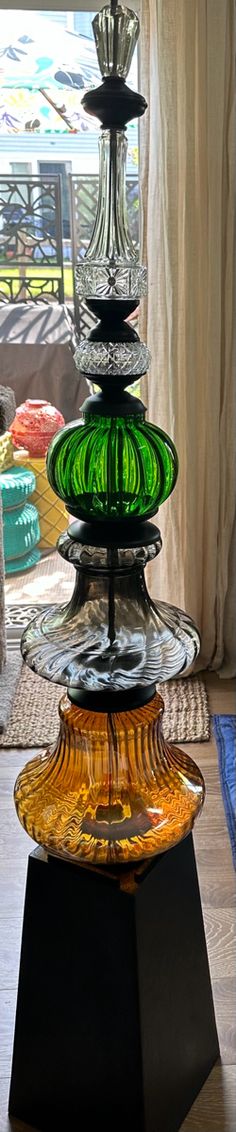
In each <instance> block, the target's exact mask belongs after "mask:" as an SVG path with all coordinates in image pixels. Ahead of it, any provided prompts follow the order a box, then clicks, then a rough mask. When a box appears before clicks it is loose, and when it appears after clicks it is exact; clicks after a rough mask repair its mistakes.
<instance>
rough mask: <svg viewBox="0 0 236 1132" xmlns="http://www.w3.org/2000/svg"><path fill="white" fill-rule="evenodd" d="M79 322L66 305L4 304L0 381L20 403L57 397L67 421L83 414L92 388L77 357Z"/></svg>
mask: <svg viewBox="0 0 236 1132" xmlns="http://www.w3.org/2000/svg"><path fill="white" fill-rule="evenodd" d="M73 338H74V326H73V322H72V318H71V316H70V312H69V310H68V308H67V307H66V305H65V304H61V305H60V304H58V303H57V304H55V305H53V304H52V303H51V304H50V303H31V302H26V303H0V383H1V384H2V385H9V386H11V388H12V389H14V393H15V398H16V403H17V405H20V404H21V403H22V401H25V400H26V399H27V398H28V397H30V398H37V399H38V398H43V399H45V400H47V401H51V403H52V404H53V405H56V408H57V409H60V412H61V413H62V414H63V416H64V418H65V421H66V422H67V421H70V420H72V419H75V418H76V417H77V415H78V416H79V414H80V409H81V405H82V404H83V401H84V400H85V398H86V397H87V396H88V393H89V392H90V389H89V384H88V382H87V381H86V378H84V377H83V376H82V375H80V374H79V373H78V370H77V369H76V366H75V364H74V360H73V352H72V349H71V347H72V346H73Z"/></svg>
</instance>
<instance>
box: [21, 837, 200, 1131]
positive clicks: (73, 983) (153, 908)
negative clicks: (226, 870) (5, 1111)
mask: <svg viewBox="0 0 236 1132" xmlns="http://www.w3.org/2000/svg"><path fill="white" fill-rule="evenodd" d="M218 1054H219V1048H218V1040H217V1032H216V1026H215V1017H214V1009H213V1002H212V992H211V984H210V977H209V969H208V960H207V951H206V943H205V935H204V927H203V920H202V912H201V903H200V895H199V888H198V880H197V873H196V866H195V858H194V850H193V843H192V836H191V835H190V836H189V837H187V838H186V840H185V841H183V842H182V843H181V844H180V845H178V846H177V847H176V848H175V849H172V850H171V851H169V852H167V853H165V854H163V855H162V856H161V857H157V858H154V860H152V861H151V863H150V862H149V863H147V862H145V863H143V864H142V865H141V866H136V867H133V869H131V868H128V867H124V868H123V869H120V870H117V872H115V870H114V873H112V872H111V871H110V870H109V871H106V870H105V869H103V870H95V869H91V868H87V867H82V866H80V865H71V864H69V863H67V862H64V861H63V860H59V859H53V858H52V857H51V858H48V859H47V858H46V856H45V855H44V854H43V853H42V851H41V850H36V851H35V852H33V853H32V854H31V855H30V857H29V866H28V879H27V888H26V902H25V914H24V928H23V940H22V953H21V966H20V979H19V990H18V1004H17V1015H16V1027H15V1044H14V1056H13V1067H12V1080H11V1091H10V1105H9V1109H10V1113H11V1115H12V1116H16V1117H18V1119H20V1120H24V1121H26V1123H29V1124H31V1125H33V1126H34V1127H35V1128H38V1129H40V1130H42V1132H71V1130H74V1129H75V1130H78V1132H80V1129H81V1130H82V1129H83V1130H84V1129H89V1130H90V1129H92V1128H93V1127H94V1129H95V1132H118V1130H119V1132H133V1130H135V1132H175V1130H177V1129H178V1128H179V1127H180V1125H181V1123H182V1121H183V1119H184V1116H185V1115H186V1112H187V1111H188V1109H189V1108H190V1106H191V1105H192V1103H193V1101H194V1098H195V1097H196V1095H197V1093H198V1092H199V1090H200V1089H201V1086H202V1085H203V1082H204V1081H205V1079H206V1077H207V1076H208V1073H209V1072H210V1069H211V1068H212V1066H213V1064H214V1062H215V1061H216V1059H217V1057H218Z"/></svg>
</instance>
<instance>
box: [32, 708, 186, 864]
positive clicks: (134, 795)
mask: <svg viewBox="0 0 236 1132" xmlns="http://www.w3.org/2000/svg"><path fill="white" fill-rule="evenodd" d="M163 706H164V705H163V700H162V699H161V697H160V696H159V695H157V694H156V695H155V696H154V697H153V699H152V700H150V702H149V703H148V704H147V705H145V707H142V708H139V709H135V710H133V711H127V712H116V713H112V714H108V713H105V712H91V711H86V710H85V709H82V708H79V707H76V706H74V705H72V704H71V703H70V701H69V700H68V699H67V697H66V695H64V696H63V697H62V700H61V703H60V709H59V711H60V720H61V723H60V734H59V738H58V741H57V743H56V744H55V745H54V746H53V747H50V748H49V749H48V751H46V753H45V754H43V755H39V756H38V757H37V758H34V759H33V760H32V761H31V762H29V763H28V764H27V766H26V767H25V769H24V770H22V771H21V772H20V774H19V776H18V779H17V782H16V786H15V804H16V809H17V813H18V817H19V819H20V821H21V822H22V825H23V826H24V827H25V829H26V830H27V833H29V835H30V837H32V838H33V839H34V840H35V841H37V842H39V843H40V844H41V845H43V846H44V848H45V849H46V850H48V851H49V852H52V853H55V854H57V855H59V856H66V857H69V858H71V859H73V860H75V859H76V860H78V861H79V860H84V861H88V862H93V863H94V864H107V863H109V862H119V863H122V861H124V862H125V861H135V860H138V859H141V858H145V857H149V856H152V855H153V854H156V853H162V852H163V851H164V850H166V849H170V848H171V847H172V846H173V845H176V843H177V842H178V841H181V839H182V838H183V837H185V836H186V834H187V833H189V831H190V830H191V829H192V827H193V823H194V819H195V817H196V815H197V814H198V812H199V810H200V809H201V806H202V803H203V800H204V782H203V778H202V775H201V772H200V770H199V769H198V767H197V766H196V764H195V763H194V762H193V761H192V759H191V758H189V756H188V755H186V754H183V752H182V751H180V750H179V749H178V748H177V747H174V746H172V745H170V744H169V743H166V742H165V740H164V739H163V735H162V730H161V721H162V714H163Z"/></svg>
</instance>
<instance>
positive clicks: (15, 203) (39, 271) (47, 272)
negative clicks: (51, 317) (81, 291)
mask: <svg viewBox="0 0 236 1132" xmlns="http://www.w3.org/2000/svg"><path fill="white" fill-rule="evenodd" d="M0 300H1V302H14V303H16V302H20V301H21V302H26V301H27V300H31V302H37V301H40V302H42V300H44V301H54V302H60V303H61V302H63V301H64V283H63V250H62V218H61V184H60V175H59V174H57V175H54V176H52V177H50V176H40V175H39V176H38V177H33V176H32V177H29V176H27V175H22V176H4V177H0Z"/></svg>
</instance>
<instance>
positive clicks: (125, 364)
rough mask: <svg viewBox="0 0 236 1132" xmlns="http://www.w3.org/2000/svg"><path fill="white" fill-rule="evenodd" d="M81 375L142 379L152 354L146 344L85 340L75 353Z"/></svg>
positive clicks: (75, 360) (76, 363)
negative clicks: (135, 377)
mask: <svg viewBox="0 0 236 1132" xmlns="http://www.w3.org/2000/svg"><path fill="white" fill-rule="evenodd" d="M74 362H75V365H76V366H77V369H78V370H80V372H81V373H89V374H90V376H91V377H97V378H99V375H100V377H102V376H103V375H104V376H107V377H116V376H120V378H122V377H123V376H127V377H131V376H132V377H134V376H137V377H141V376H142V374H144V373H146V371H147V369H148V366H149V362H150V353H149V350H148V348H147V346H145V344H144V342H93V341H91V339H90V340H89V339H83V340H82V342H80V344H79V346H77V349H76V350H75V353H74Z"/></svg>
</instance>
